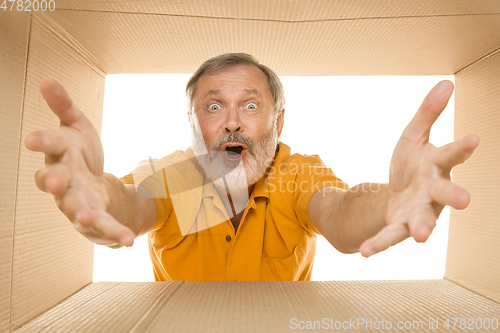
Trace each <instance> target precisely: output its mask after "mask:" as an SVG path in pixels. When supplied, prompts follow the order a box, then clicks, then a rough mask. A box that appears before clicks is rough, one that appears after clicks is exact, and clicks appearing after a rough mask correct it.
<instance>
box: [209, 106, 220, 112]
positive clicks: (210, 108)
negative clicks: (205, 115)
mask: <svg viewBox="0 0 500 333" xmlns="http://www.w3.org/2000/svg"><path fill="white" fill-rule="evenodd" d="M208 109H209V110H210V111H219V110H220V109H221V107H220V105H219V104H210V106H209V107H208Z"/></svg>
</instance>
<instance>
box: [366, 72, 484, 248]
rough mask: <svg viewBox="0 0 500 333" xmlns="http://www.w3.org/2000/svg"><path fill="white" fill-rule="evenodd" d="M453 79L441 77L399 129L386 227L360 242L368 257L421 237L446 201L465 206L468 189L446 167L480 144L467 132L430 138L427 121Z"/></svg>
mask: <svg viewBox="0 0 500 333" xmlns="http://www.w3.org/2000/svg"><path fill="white" fill-rule="evenodd" d="M453 88H454V86H453V83H451V82H450V81H441V82H440V83H438V84H437V85H436V86H435V87H434V88H433V89H432V90H431V91H430V92H429V94H428V95H427V96H426V98H425V99H424V101H423V102H422V105H421V106H420V108H419V109H418V111H417V113H416V114H415V116H414V117H413V119H412V120H411V122H410V123H409V124H408V126H407V127H406V129H405V130H404V131H403V134H402V135H401V138H400V139H399V141H398V143H397V145H396V148H395V149H394V153H393V155H392V160H391V173H390V176H389V191H390V196H389V201H388V204H387V214H386V226H385V227H384V228H383V229H382V230H380V232H378V233H377V234H376V235H375V236H373V237H371V238H369V239H368V240H366V241H365V242H363V244H361V247H360V252H361V254H362V255H363V256H365V257H369V256H371V255H373V254H375V253H378V252H380V251H383V250H385V249H387V248H388V247H390V246H392V245H395V244H397V243H399V242H401V241H403V240H405V239H406V238H408V237H413V238H414V239H415V240H416V241H417V242H425V241H426V240H427V239H428V238H429V236H430V234H431V233H432V230H433V229H434V227H435V226H436V220H437V218H438V216H439V214H440V213H441V211H442V209H443V208H444V206H445V205H449V206H451V207H453V208H455V209H464V208H466V207H467V206H468V205H469V202H470V195H469V192H468V191H467V190H466V189H465V188H463V187H461V186H459V185H457V184H454V183H453V182H451V180H450V179H451V178H450V173H451V169H452V168H453V167H454V166H456V165H458V164H460V163H463V162H465V161H466V160H467V159H468V158H469V157H470V156H471V155H472V153H473V152H474V150H475V149H476V147H477V146H478V144H479V137H478V136H477V135H473V134H470V135H467V136H465V137H463V138H462V139H460V140H457V141H454V142H451V143H449V144H447V145H445V146H443V147H434V146H433V145H432V144H430V143H429V134H430V130H431V127H432V125H433V124H434V122H435V121H436V119H437V118H438V117H439V115H440V114H441V112H442V111H443V110H444V109H445V107H446V105H447V103H448V100H449V99H450V97H451V94H452V93H453Z"/></svg>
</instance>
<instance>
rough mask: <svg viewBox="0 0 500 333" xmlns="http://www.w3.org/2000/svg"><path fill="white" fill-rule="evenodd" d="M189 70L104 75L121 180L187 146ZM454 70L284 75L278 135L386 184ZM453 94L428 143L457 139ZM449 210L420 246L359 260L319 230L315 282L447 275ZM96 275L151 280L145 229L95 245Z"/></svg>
mask: <svg viewBox="0 0 500 333" xmlns="http://www.w3.org/2000/svg"><path fill="white" fill-rule="evenodd" d="M189 76H190V75H170V74H169V75H167V74H164V75H160V74H121V75H108V76H107V77H106V87H105V97H104V112H103V126H102V142H103V146H104V153H105V166H104V170H105V172H109V173H112V174H114V175H116V176H118V177H121V176H123V175H126V174H128V173H130V171H131V170H132V169H134V168H135V167H136V166H137V164H138V163H139V162H140V161H142V160H146V159H148V156H152V157H153V158H161V157H163V156H165V155H169V154H170V153H172V152H173V151H175V150H185V149H186V148H187V147H188V146H190V145H191V138H190V128H189V123H188V118H187V113H186V112H187V107H186V105H187V102H186V98H185V93H184V89H185V85H186V82H187V80H188V79H189ZM443 79H448V80H451V81H454V77H453V76H446V77H445V76H440V77H438V76H426V77H415V76H412V77H405V76H384V77H380V76H378V77H282V82H283V85H284V87H285V95H286V105H285V110H286V111H285V125H284V128H283V133H282V136H281V138H280V140H281V141H283V142H284V143H286V144H287V145H289V146H290V147H291V148H292V153H293V152H297V153H302V154H318V155H319V156H320V157H321V159H322V160H323V162H325V164H326V165H327V166H328V167H330V168H332V170H333V171H334V172H335V173H336V175H337V176H338V177H339V178H341V179H342V180H344V181H345V182H347V184H349V186H354V185H356V184H358V183H361V182H388V177H389V173H388V172H389V163H390V159H391V155H392V151H393V149H394V146H395V145H396V142H397V140H398V138H399V136H400V135H401V132H402V131H403V129H404V128H405V126H406V125H407V124H408V122H409V121H410V120H411V118H412V117H413V115H414V113H415V112H416V110H417V109H418V107H419V105H420V103H421V101H422V100H423V98H424V97H425V95H426V94H427V92H428V91H429V90H430V89H431V88H432V87H433V86H434V85H435V84H436V83H437V82H439V81H441V80H443ZM453 100H454V95H453V96H452V98H451V100H450V103H449V104H448V107H447V108H446V109H445V111H444V112H443V114H442V115H441V117H440V118H439V119H438V121H437V122H436V124H435V125H434V127H433V130H432V132H431V140H430V141H431V143H433V144H434V145H436V146H441V145H444V144H446V143H448V142H450V141H452V140H453ZM448 222H449V208H445V209H444V211H443V212H442V214H441V216H440V218H439V220H438V222H437V227H436V228H435V229H434V232H433V234H432V236H431V237H430V238H429V240H428V241H427V242H426V243H424V244H417V243H416V242H415V241H414V240H413V239H407V240H406V241H404V242H402V243H400V244H398V245H397V246H394V247H392V248H390V249H388V250H387V251H385V252H383V253H380V254H377V255H375V256H372V257H371V258H368V259H366V258H363V257H362V256H361V255H360V254H351V255H345V254H341V253H339V252H338V251H336V250H335V249H334V248H333V247H332V246H331V245H330V244H329V243H328V241H326V240H325V239H324V238H323V237H318V246H317V253H316V260H315V264H314V270H313V275H312V279H313V280H366V279H384V280H386V279H441V278H443V276H444V270H445V261H446V244H447V235H448V224H449V223H448ZM94 281H154V277H153V271H152V266H151V261H150V259H149V253H148V249H147V236H142V237H139V238H137V239H136V241H135V245H134V246H133V247H131V248H123V249H119V250H112V249H108V248H106V247H103V246H97V245H96V247H95V255H94Z"/></svg>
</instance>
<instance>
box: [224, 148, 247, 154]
mask: <svg viewBox="0 0 500 333" xmlns="http://www.w3.org/2000/svg"><path fill="white" fill-rule="evenodd" d="M226 151H227V152H228V154H229V155H240V154H241V152H242V151H243V147H242V146H236V147H226Z"/></svg>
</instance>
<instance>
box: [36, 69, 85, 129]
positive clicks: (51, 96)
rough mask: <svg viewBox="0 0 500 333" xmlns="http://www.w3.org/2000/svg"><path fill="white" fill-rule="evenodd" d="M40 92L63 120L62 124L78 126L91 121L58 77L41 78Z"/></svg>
mask: <svg viewBox="0 0 500 333" xmlns="http://www.w3.org/2000/svg"><path fill="white" fill-rule="evenodd" d="M40 92H41V93H42V95H43V98H44V99H45V101H46V102H47V105H48V106H49V107H50V109H51V110H52V111H53V112H54V113H55V115H56V116H57V117H58V118H59V120H61V123H62V124H65V125H68V126H72V125H74V126H78V125H84V124H87V122H88V121H89V120H88V119H87V117H86V116H85V115H84V114H83V112H82V111H80V109H79V108H78V107H77V106H76V105H75V103H73V101H72V100H71V98H70V97H69V94H68V92H67V91H66V89H64V87H63V86H62V84H60V83H59V82H58V81H57V80H56V79H54V78H52V77H50V76H46V77H44V78H42V79H41V80H40Z"/></svg>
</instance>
